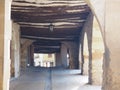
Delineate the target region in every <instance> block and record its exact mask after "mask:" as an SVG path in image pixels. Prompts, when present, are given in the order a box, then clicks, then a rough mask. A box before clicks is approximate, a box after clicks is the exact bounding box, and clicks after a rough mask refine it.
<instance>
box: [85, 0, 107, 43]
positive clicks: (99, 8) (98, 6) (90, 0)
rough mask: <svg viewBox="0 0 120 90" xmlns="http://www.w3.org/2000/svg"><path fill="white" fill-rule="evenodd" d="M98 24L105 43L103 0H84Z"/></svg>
mask: <svg viewBox="0 0 120 90" xmlns="http://www.w3.org/2000/svg"><path fill="white" fill-rule="evenodd" d="M85 1H86V3H87V4H88V6H89V7H90V9H91V11H92V13H93V14H94V16H95V17H96V20H97V22H98V24H99V27H100V30H101V34H102V38H103V43H104V45H105V31H104V27H105V0H85Z"/></svg>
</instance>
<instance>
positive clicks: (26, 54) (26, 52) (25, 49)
mask: <svg viewBox="0 0 120 90" xmlns="http://www.w3.org/2000/svg"><path fill="white" fill-rule="evenodd" d="M33 42H34V40H29V39H21V68H22V69H25V68H26V67H27V64H30V45H31V44H32V43H33Z"/></svg>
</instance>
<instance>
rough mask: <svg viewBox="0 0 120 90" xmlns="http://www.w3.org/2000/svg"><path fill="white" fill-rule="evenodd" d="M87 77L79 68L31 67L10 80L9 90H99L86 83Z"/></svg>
mask: <svg viewBox="0 0 120 90" xmlns="http://www.w3.org/2000/svg"><path fill="white" fill-rule="evenodd" d="M87 78H88V77H87V76H81V75H80V70H69V69H62V68H39V67H36V68H35V67H34V68H32V67H31V68H27V69H26V70H23V71H22V73H21V76H20V77H19V78H17V79H14V80H11V85H10V90H101V87H100V86H91V85H87V82H88V80H87Z"/></svg>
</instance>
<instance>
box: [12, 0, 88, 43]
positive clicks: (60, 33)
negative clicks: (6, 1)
mask: <svg viewBox="0 0 120 90" xmlns="http://www.w3.org/2000/svg"><path fill="white" fill-rule="evenodd" d="M11 8H12V12H11V18H12V20H13V21H14V22H17V23H18V24H20V26H21V37H22V38H28V39H36V40H39V41H40V40H46V41H49V40H54V41H63V40H65V41H76V40H77V39H78V38H79V36H80V32H81V29H82V27H83V25H84V23H85V21H86V19H87V16H88V14H89V13H90V8H89V7H88V5H87V4H86V3H85V1H84V0H13V2H12V7H11ZM51 24H52V26H53V31H50V25H51Z"/></svg>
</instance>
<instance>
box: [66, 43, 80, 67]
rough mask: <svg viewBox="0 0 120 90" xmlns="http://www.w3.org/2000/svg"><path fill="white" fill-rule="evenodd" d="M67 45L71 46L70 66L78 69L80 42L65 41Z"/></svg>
mask: <svg viewBox="0 0 120 90" xmlns="http://www.w3.org/2000/svg"><path fill="white" fill-rule="evenodd" d="M65 44H66V46H67V47H68V48H69V54H70V58H69V68H70V69H78V68H79V43H78V42H76V41H73V42H65Z"/></svg>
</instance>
